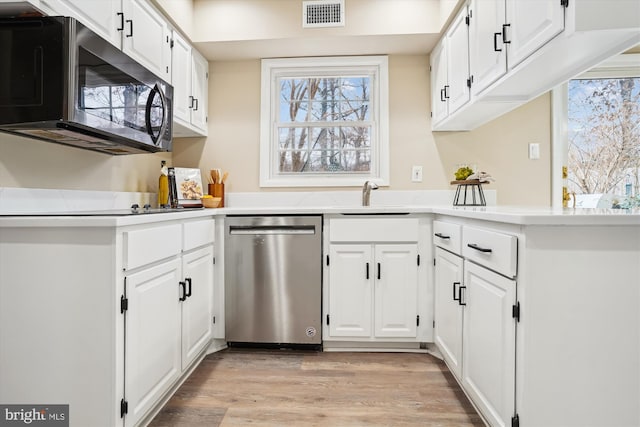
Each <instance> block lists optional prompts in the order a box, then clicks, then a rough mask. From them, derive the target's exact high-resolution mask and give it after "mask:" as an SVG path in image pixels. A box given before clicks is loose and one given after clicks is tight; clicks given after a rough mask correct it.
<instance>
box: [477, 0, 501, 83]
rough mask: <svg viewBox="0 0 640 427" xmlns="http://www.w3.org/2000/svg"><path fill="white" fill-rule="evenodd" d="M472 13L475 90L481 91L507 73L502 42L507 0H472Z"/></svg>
mask: <svg viewBox="0 0 640 427" xmlns="http://www.w3.org/2000/svg"><path fill="white" fill-rule="evenodd" d="M480 6H481V7H480ZM469 13H470V15H471V19H470V21H469V39H470V41H469V56H470V67H471V70H472V71H471V72H472V74H473V85H472V92H473V94H477V93H478V92H481V91H482V90H483V89H484V88H486V87H487V86H488V85H490V84H491V83H493V82H495V81H496V80H498V79H499V78H500V77H502V76H503V75H504V74H505V73H506V72H507V52H506V51H505V49H504V44H503V41H502V25H504V20H505V2H504V0H502V1H493V0H491V1H487V0H471V3H470V4H469Z"/></svg>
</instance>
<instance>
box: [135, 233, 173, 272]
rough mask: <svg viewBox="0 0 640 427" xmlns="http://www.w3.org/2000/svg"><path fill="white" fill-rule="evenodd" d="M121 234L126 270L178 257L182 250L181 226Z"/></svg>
mask: <svg viewBox="0 0 640 427" xmlns="http://www.w3.org/2000/svg"><path fill="white" fill-rule="evenodd" d="M123 234H124V268H125V269H126V270H130V269H133V268H137V267H140V266H143V265H145V264H149V263H152V262H154V261H158V260H161V259H164V258H169V257H172V256H175V255H179V254H180V252H181V249H182V225H181V224H172V225H163V226H159V227H150V228H144V229H141V230H133V231H125V232H124V233H123Z"/></svg>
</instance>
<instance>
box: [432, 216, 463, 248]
mask: <svg viewBox="0 0 640 427" xmlns="http://www.w3.org/2000/svg"><path fill="white" fill-rule="evenodd" d="M461 240H462V226H461V225H460V224H453V223H450V222H442V221H433V244H434V245H436V246H440V247H441V248H443V249H446V250H448V251H450V252H453V253H455V254H458V255H460V254H461V250H460V246H461V243H460V242H461Z"/></svg>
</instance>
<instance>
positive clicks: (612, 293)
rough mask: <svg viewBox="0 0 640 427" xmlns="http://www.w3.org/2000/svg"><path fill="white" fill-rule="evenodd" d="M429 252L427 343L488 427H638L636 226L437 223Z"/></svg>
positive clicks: (639, 249) (639, 234) (451, 219)
mask: <svg viewBox="0 0 640 427" xmlns="http://www.w3.org/2000/svg"><path fill="white" fill-rule="evenodd" d="M433 244H434V245H435V246H436V249H435V257H434V258H435V274H434V277H435V340H434V341H435V344H436V345H437V348H438V350H439V351H440V352H441V353H442V355H443V358H444V360H445V362H446V363H447V365H448V366H449V368H450V369H451V371H452V372H453V374H454V376H455V377H456V379H457V380H458V382H459V383H460V385H461V387H462V389H463V390H464V391H465V393H466V394H467V396H468V397H469V398H470V399H471V401H472V402H473V404H474V405H475V406H476V408H477V409H478V411H479V412H480V414H481V415H482V417H483V418H484V420H485V421H486V422H487V424H488V425H490V426H492V427H494V426H509V425H511V426H514V425H516V426H520V427H541V426H545V427H546V426H562V427H583V426H587V425H588V426H593V427H609V426H639V425H640V411H638V402H640V364H639V363H638V361H639V360H640V339H638V337H640V311H639V310H638V306H639V301H640V287H639V286H638V283H639V280H638V279H639V278H640V262H639V261H640V227H639V226H638V225H637V224H634V225H619V226H605V225H601V226H596V225H579V224H571V225H567V226H557V225H553V226H550V225H536V224H529V225H516V224H504V223H499V222H495V221H482V220H477V219H472V218H461V217H456V216H445V215H442V216H440V215H437V216H436V218H435V220H434V221H433ZM445 249H446V250H445ZM456 283H460V284H459V285H456ZM456 299H457V300H460V301H456ZM461 325H462V328H461Z"/></svg>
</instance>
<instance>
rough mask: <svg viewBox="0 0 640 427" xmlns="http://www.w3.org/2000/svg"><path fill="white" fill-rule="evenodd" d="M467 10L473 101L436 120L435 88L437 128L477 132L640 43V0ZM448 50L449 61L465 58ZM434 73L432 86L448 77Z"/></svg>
mask: <svg viewBox="0 0 640 427" xmlns="http://www.w3.org/2000/svg"><path fill="white" fill-rule="evenodd" d="M463 10H468V16H469V48H468V50H467V52H466V53H467V54H468V55H469V74H470V77H469V78H470V82H471V91H470V92H471V95H470V100H469V101H467V102H465V103H463V104H461V105H460V106H459V108H457V110H454V109H452V108H451V105H449V111H448V114H447V115H446V116H445V117H444V119H440V120H437V118H438V117H440V116H437V114H436V113H437V108H436V107H437V105H435V104H436V99H437V97H438V95H439V89H438V88H437V87H435V88H432V89H433V90H434V91H435V92H436V93H434V94H433V95H432V102H433V103H434V107H433V110H434V114H433V116H434V120H433V121H432V128H433V130H436V131H439V130H453V131H458V130H471V129H475V128H476V127H478V126H480V125H482V124H484V123H486V122H488V121H490V120H492V119H495V118H496V117H498V116H500V115H502V114H504V113H506V112H508V111H510V110H512V109H514V108H516V107H518V106H520V105H522V104H524V103H526V102H528V101H530V100H532V99H534V98H535V97H537V96H539V95H541V94H543V93H544V92H547V91H549V90H551V89H552V88H554V87H555V86H557V85H559V84H562V83H564V82H566V81H567V80H569V79H571V78H573V77H575V76H577V75H579V74H581V73H583V72H584V71H587V70H588V69H590V68H592V67H593V66H595V65H597V64H598V63H600V62H602V61H603V60H605V59H607V58H609V57H611V56H613V55H616V54H618V53H621V52H624V51H625V50H627V49H629V48H631V47H633V46H635V45H637V44H639V43H640V32H639V31H638V28H640V2H638V1H629V0H609V1H606V2H605V1H562V0H469V3H468V4H465V5H463ZM457 25H459V22H458V20H457V19H454V20H453V21H452V23H451V25H450V27H449V28H448V29H447V31H446V32H445V33H444V36H443V38H442V40H441V41H440V43H444V44H445V45H446V44H447V40H448V39H449V37H450V34H451V31H453V30H454V29H455V28H456V26H457ZM443 49H444V48H443ZM448 49H449V50H448V52H447V56H448V57H449V58H459V57H461V56H460V55H462V57H463V56H464V52H463V53H462V54H460V53H459V52H452V48H451V45H450V44H449V45H448ZM456 49H461V50H464V47H460V46H459V44H458V47H456ZM432 55H441V53H439V52H437V51H436V50H434V52H433V54H432ZM433 61H434V60H433V59H432V62H433ZM456 69H457V70H458V71H460V70H463V69H464V66H462V67H460V66H459V67H456ZM431 72H432V76H431V81H432V82H437V81H439V80H441V79H442V77H441V76H438V75H437V74H439V73H441V72H442V70H441V69H440V68H436V67H433V66H432V69H431ZM450 72H451V71H450V70H449V73H450ZM460 72H461V71H460ZM447 79H451V76H450V75H449V76H448V77H447ZM452 95H453V92H450V96H452ZM449 101H451V99H450V100H449Z"/></svg>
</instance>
